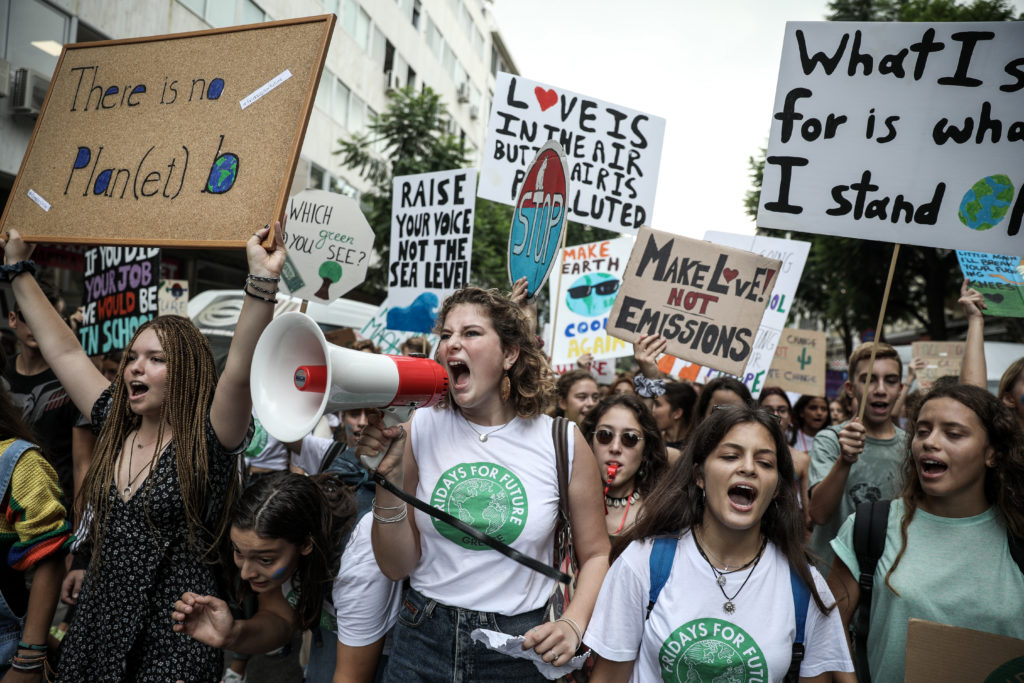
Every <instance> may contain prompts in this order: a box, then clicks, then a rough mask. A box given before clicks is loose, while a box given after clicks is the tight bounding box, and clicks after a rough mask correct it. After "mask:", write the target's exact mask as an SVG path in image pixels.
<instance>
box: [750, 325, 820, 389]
mask: <svg viewBox="0 0 1024 683" xmlns="http://www.w3.org/2000/svg"><path fill="white" fill-rule="evenodd" d="M826 344H827V341H826V338H825V333H824V332H819V331H817V330H800V329H796V328H793V327H787V328H785V329H784V330H782V334H781V335H780V336H779V345H778V346H776V347H775V357H774V358H772V365H771V367H770V368H769V369H768V377H767V378H766V379H765V381H764V383H765V386H777V387H782V388H783V389H785V390H786V391H790V392H793V393H794V394H806V395H808V396H824V395H825V355H826V354H825V345H826Z"/></svg>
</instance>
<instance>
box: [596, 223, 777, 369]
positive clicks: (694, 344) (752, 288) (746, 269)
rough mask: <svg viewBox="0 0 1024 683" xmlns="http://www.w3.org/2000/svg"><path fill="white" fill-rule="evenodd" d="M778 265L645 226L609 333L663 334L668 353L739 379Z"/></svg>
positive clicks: (633, 335) (624, 335) (623, 335)
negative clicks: (737, 376)
mask: <svg viewBox="0 0 1024 683" xmlns="http://www.w3.org/2000/svg"><path fill="white" fill-rule="evenodd" d="M781 267H782V261H779V260H778V259H771V258H766V257H764V256H760V255H758V254H754V253H751V252H749V251H743V250H741V249H734V248H732V247H724V246H720V245H717V244H713V243H711V242H704V241H702V240H694V239H689V238H686V237H681V236H679V235H673V234H669V233H665V232H660V231H658V230H652V229H651V228H648V227H646V226H644V227H641V228H640V231H639V232H638V233H637V238H636V243H635V244H634V245H633V251H632V252H631V253H630V256H629V262H628V263H627V264H626V272H625V273H623V275H622V288H621V290H620V291H619V293H618V295H617V297H616V299H615V305H614V306H613V307H612V312H611V315H609V316H608V332H609V334H611V335H613V336H615V337H618V338H620V339H625V340H626V341H631V342H635V341H637V340H639V339H640V336H641V335H652V334H660V335H661V336H662V337H663V338H664V339H666V340H667V341H668V347H667V348H666V350H665V351H666V353H669V354H671V355H673V356H676V357H677V358H682V359H684V360H688V361H692V362H694V363H700V364H701V365H706V366H708V367H710V368H714V369H715V370H721V371H722V372H727V373H729V374H732V375H741V376H742V374H743V369H744V368H745V367H746V365H747V359H748V358H749V357H750V352H751V350H752V349H753V344H754V337H755V335H756V334H757V328H758V326H759V325H760V324H761V317H762V316H763V315H764V310H765V307H766V306H767V305H768V300H769V299H770V298H771V293H772V288H773V287H774V286H775V280H776V279H777V278H778V274H779V268H781Z"/></svg>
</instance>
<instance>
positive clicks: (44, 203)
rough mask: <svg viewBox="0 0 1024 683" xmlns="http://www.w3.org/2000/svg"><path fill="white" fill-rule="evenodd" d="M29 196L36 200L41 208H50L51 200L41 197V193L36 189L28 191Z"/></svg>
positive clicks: (46, 209)
mask: <svg viewBox="0 0 1024 683" xmlns="http://www.w3.org/2000/svg"><path fill="white" fill-rule="evenodd" d="M28 198H29V199H31V200H32V201H34V202H35V203H36V204H38V205H39V208H41V209H42V210H43V211H49V210H50V202H48V201H46V200H45V199H43V198H42V197H40V196H39V193H37V192H36V191H35V190H29V191H28Z"/></svg>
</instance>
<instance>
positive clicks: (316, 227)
mask: <svg viewBox="0 0 1024 683" xmlns="http://www.w3.org/2000/svg"><path fill="white" fill-rule="evenodd" d="M285 246H287V248H288V254H287V260H286V261H285V266H284V268H283V269H282V271H281V288H282V289H283V290H284V291H285V293H286V294H291V295H292V296H297V297H300V298H302V299H309V300H310V301H316V302H318V303H323V304H329V303H330V302H332V301H334V300H335V299H337V298H339V297H342V296H344V295H345V294H347V293H348V292H349V291H350V290H352V289H353V288H355V287H358V286H359V285H360V284H362V282H363V280H365V279H366V269H367V267H368V266H369V265H370V255H371V254H372V253H373V228H371V227H370V224H369V223H367V222H366V218H365V217H364V216H363V212H362V211H360V210H359V203H358V202H357V201H356V200H354V199H352V198H351V197H346V196H345V195H342V194H337V193H334V192H327V191H326V190H304V191H302V192H300V193H299V194H297V195H295V196H294V197H291V198H290V199H289V200H288V222H287V224H286V225H285Z"/></svg>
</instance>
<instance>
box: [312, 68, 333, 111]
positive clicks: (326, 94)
mask: <svg viewBox="0 0 1024 683" xmlns="http://www.w3.org/2000/svg"><path fill="white" fill-rule="evenodd" d="M333 81H334V76H332V75H331V72H330V71H327V70H326V69H325V70H324V72H323V73H322V74H320V85H318V86H317V88H316V101H315V102H314V105H315V106H317V107H320V109H322V110H324V112H326V113H327V114H330V113H331V89H332V86H333Z"/></svg>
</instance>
